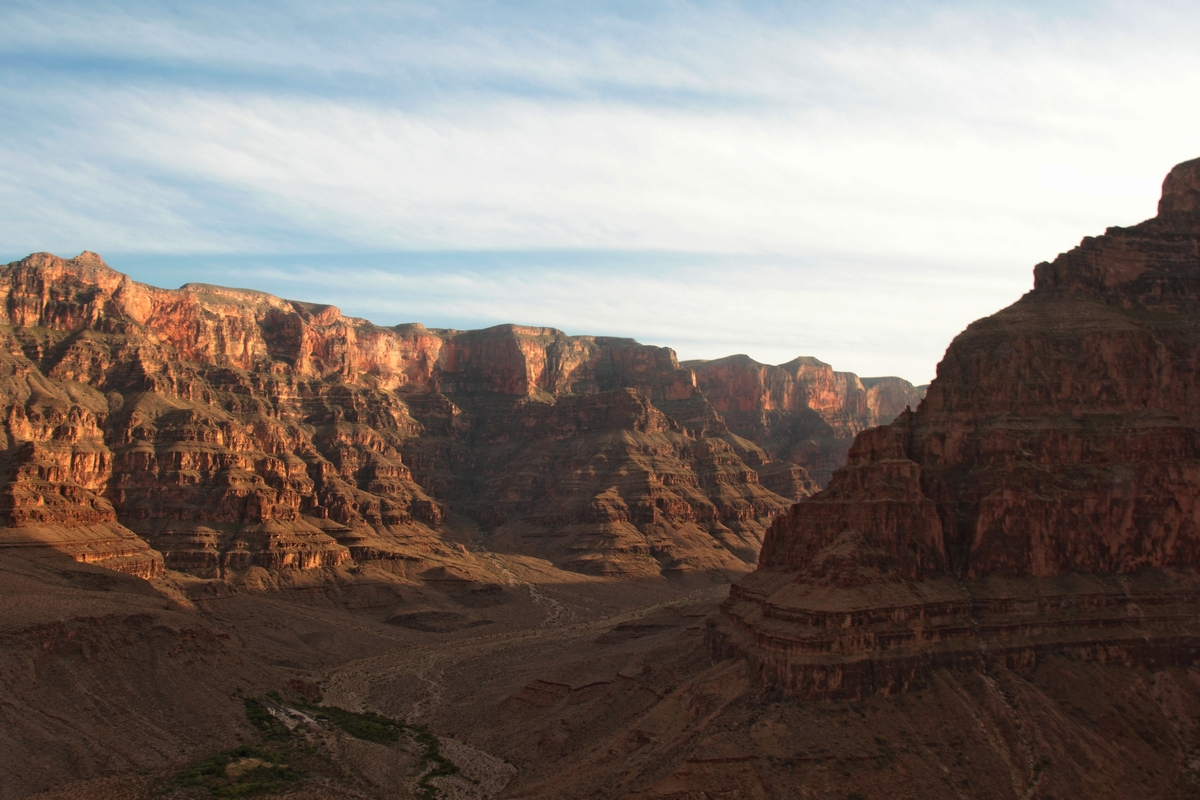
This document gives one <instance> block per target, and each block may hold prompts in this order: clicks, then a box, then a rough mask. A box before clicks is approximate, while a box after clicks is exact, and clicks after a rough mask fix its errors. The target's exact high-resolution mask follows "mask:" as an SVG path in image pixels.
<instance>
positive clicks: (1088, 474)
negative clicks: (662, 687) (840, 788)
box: [712, 162, 1200, 697]
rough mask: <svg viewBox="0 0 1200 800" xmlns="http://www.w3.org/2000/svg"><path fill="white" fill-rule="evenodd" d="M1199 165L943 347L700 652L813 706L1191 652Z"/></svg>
mask: <svg viewBox="0 0 1200 800" xmlns="http://www.w3.org/2000/svg"><path fill="white" fill-rule="evenodd" d="M1198 167H1200V162H1189V163H1187V164H1183V165H1180V166H1179V167H1177V168H1176V169H1175V170H1174V171H1173V172H1172V173H1171V175H1170V176H1169V177H1168V178H1167V180H1166V183H1165V184H1164V195H1163V200H1162V203H1161V204H1160V211H1159V215H1158V216H1157V217H1156V218H1154V219H1151V220H1149V221H1147V222H1144V223H1142V224H1140V225H1137V226H1134V227H1131V228H1110V229H1109V230H1108V231H1107V233H1106V234H1105V235H1104V236H1101V237H1097V238H1090V237H1089V238H1087V239H1084V241H1083V243H1082V244H1081V245H1080V246H1079V247H1077V248H1076V249H1074V250H1072V251H1071V252H1069V253H1066V254H1063V255H1060V256H1059V257H1058V258H1057V259H1055V260H1054V262H1052V263H1043V264H1039V265H1038V266H1037V267H1036V269H1035V271H1034V276H1035V285H1034V290H1033V291H1032V292H1030V293H1028V294H1027V295H1025V296H1024V297H1023V298H1021V299H1020V300H1019V301H1018V302H1017V303H1015V304H1014V305H1012V306H1010V307H1009V308H1007V309H1005V310H1003V311H1001V312H999V313H997V314H995V315H994V316H992V317H989V318H987V319H984V320H980V321H978V322H976V323H974V324H972V325H971V326H970V327H968V328H967V330H966V331H964V332H963V333H962V334H961V335H960V336H959V337H958V338H956V339H955V340H954V342H953V343H952V344H951V345H950V347H949V349H948V350H947V351H946V355H945V358H944V360H943V361H942V363H941V364H940V365H939V367H938V377H937V379H936V380H935V381H934V382H933V383H932V384H931V385H930V387H929V390H928V394H927V396H926V398H925V400H924V402H923V403H922V404H921V406H920V407H919V408H918V409H917V411H916V412H906V413H903V414H901V416H900V417H899V418H898V419H897V420H896V421H895V422H893V423H892V424H891V425H890V426H887V427H885V428H880V429H877V430H872V431H867V432H864V433H862V434H860V435H859V437H858V438H857V440H856V441H855V444H854V446H853V448H852V449H851V451H850V454H849V462H848V464H847V466H846V467H845V468H843V469H841V470H839V471H838V472H837V473H835V474H834V476H833V478H832V480H831V482H830V484H829V487H828V488H827V489H826V490H825V491H824V492H822V493H820V494H818V495H816V496H814V497H813V498H811V499H810V500H808V501H807V502H802V503H800V504H798V505H796V506H794V507H793V508H792V509H791V510H790V511H789V512H788V514H787V515H786V516H784V517H782V518H780V519H779V520H777V522H776V523H775V524H774V526H773V527H772V528H771V530H770V531H769V533H768V535H767V538H766V541H765V543H764V546H763V549H762V553H761V556H760V560H759V570H758V572H757V573H755V574H754V575H752V576H750V577H748V578H747V579H745V580H744V581H742V582H741V583H739V584H738V585H736V586H735V587H734V590H733V592H732V593H731V595H730V599H729V601H728V603H727V605H726V609H725V610H726V615H725V618H724V620H723V622H722V623H721V624H720V625H718V626H715V627H714V629H713V630H712V642H713V646H714V648H716V649H717V650H718V651H719V652H729V653H732V652H742V653H745V654H746V655H748V656H749V657H750V659H751V662H752V664H754V665H755V666H756V668H757V670H758V676H759V679H760V680H762V681H764V682H766V683H770V684H777V685H780V686H782V687H785V688H786V689H787V690H789V691H791V692H794V693H797V694H800V695H804V696H813V697H828V696H859V695H861V694H864V693H871V692H884V693H891V692H895V691H900V690H903V689H906V688H909V687H911V686H913V685H918V684H920V683H922V682H923V680H924V676H925V675H926V674H927V673H928V670H929V668H931V667H933V666H939V665H946V666H949V665H986V664H987V663H988V662H989V661H991V662H997V663H1001V664H1006V665H1008V666H1014V665H1016V666H1031V665H1032V664H1034V663H1036V661H1037V660H1038V659H1039V658H1042V657H1044V656H1045V655H1046V654H1047V653H1050V652H1071V653H1073V654H1076V655H1083V656H1087V657H1092V658H1096V659H1099V660H1118V661H1134V662H1141V663H1165V662H1171V661H1184V662H1186V661H1190V659H1192V658H1194V657H1195V656H1196V655H1197V653H1200V649H1198V648H1200V638H1198V637H1200V605H1198V602H1200V601H1198V599H1197V598H1198V597H1200V595H1198V594H1197V591H1198V590H1200V581H1198V580H1197V576H1196V572H1195V567H1196V566H1197V565H1198V564H1200V504H1198V500H1197V498H1200V459H1198V453H1200V450H1198V447H1200V430H1198V422H1200V397H1198V396H1197V388H1196V387H1197V385H1198V381H1200V211H1198V210H1197V208H1196V207H1195V204H1194V202H1193V201H1194V195H1195V193H1196V192H1197V189H1198V184H1200V181H1198V180H1197V175H1198V174H1200V168H1198ZM1151 608H1153V609H1154V610H1153V612H1152V613H1150V612H1148V609H1151Z"/></svg>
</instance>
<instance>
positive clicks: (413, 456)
mask: <svg viewBox="0 0 1200 800" xmlns="http://www.w3.org/2000/svg"><path fill="white" fill-rule="evenodd" d="M0 341H2V342H3V348H2V351H0V373H2V374H3V383H2V385H0V413H2V414H3V416H4V421H3V424H2V425H0V448H2V449H0V454H2V455H0V458H2V459H3V473H2V475H3V477H2V479H0V514H2V515H3V518H4V521H5V523H6V525H7V527H6V528H5V529H2V530H0V544H3V545H8V546H17V545H21V546H53V547H56V548H58V549H63V550H66V551H67V552H70V553H72V554H73V555H74V556H75V557H77V558H79V559H83V560H90V561H95V562H98V563H102V564H105V565H108V566H111V567H114V568H118V569H123V570H126V571H129V572H134V573H136V574H142V575H151V574H154V573H155V572H158V571H160V570H161V569H163V566H164V558H165V565H166V566H168V567H171V568H176V569H183V570H190V571H192V572H195V573H197V574H201V575H215V574H219V573H220V572H221V571H222V570H228V569H240V568H244V567H248V566H251V565H257V566H261V567H267V568H282V567H300V568H308V567H319V566H326V565H337V564H341V563H344V562H346V561H348V560H361V559H380V558H385V559H409V560H416V561H419V560H421V559H423V558H426V557H429V556H437V557H439V558H443V559H447V558H448V559H452V558H453V557H454V554H455V553H456V552H457V551H458V546H457V545H453V544H450V543H448V541H447V537H448V534H450V533H453V534H454V536H451V537H450V538H454V537H458V538H461V537H463V536H468V537H469V536H476V535H480V536H485V537H486V540H487V542H489V543H490V546H494V547H506V548H510V549H515V550H517V551H518V552H527V553H531V554H536V555H539V556H542V557H546V558H550V559H552V560H553V561H555V562H556V563H558V564H560V565H562V566H565V567H567V568H570V569H575V570H579V571H584V572H591V573H602V574H619V575H656V574H662V573H671V572H696V571H700V572H705V571H708V572H714V573H720V574H731V573H740V572H742V571H744V570H745V569H746V568H747V566H748V564H750V563H753V561H754V559H755V558H756V557H757V553H758V549H759V546H760V543H761V540H762V535H763V532H764V530H765V528H766V526H767V525H768V524H769V522H770V520H771V519H772V518H773V517H774V516H775V515H777V514H778V513H779V512H781V511H783V510H784V509H786V508H787V507H788V506H789V505H790V504H791V503H792V502H794V501H795V500H797V499H799V498H802V497H806V496H807V495H809V494H810V493H811V492H812V491H814V490H815V489H816V486H815V484H814V482H813V480H812V479H811V478H810V476H809V473H808V471H807V470H806V467H807V466H810V465H811V466H812V467H813V468H814V469H815V470H816V471H817V472H818V474H824V473H825V472H827V471H828V470H829V469H831V468H832V466H835V465H836V463H837V462H839V461H840V459H841V458H842V452H843V450H844V448H845V446H846V444H847V443H848V442H849V437H850V436H852V435H853V433H854V432H856V431H858V430H861V429H862V428H864V427H867V426H869V425H872V424H875V423H876V422H878V421H880V420H883V419H886V418H887V417H889V416H890V415H892V414H894V413H895V412H897V411H899V410H900V403H901V402H904V403H905V404H912V403H913V402H914V401H915V398H916V395H915V393H914V390H913V389H912V387H911V386H910V385H908V384H907V383H905V382H903V381H899V379H882V380H881V381H880V382H877V383H874V384H872V383H870V382H869V381H868V382H866V383H864V382H861V381H859V380H858V379H857V378H856V377H855V376H853V375H849V374H848V373H833V372H832V371H831V370H830V368H829V367H828V366H827V365H824V364H821V363H820V362H817V361H814V360H811V359H802V360H800V361H797V362H793V364H790V365H785V366H784V367H779V368H776V367H762V366H761V365H754V366H753V367H751V368H750V372H752V373H753V372H754V371H755V370H757V371H758V372H757V373H755V374H759V375H760V381H759V383H761V384H763V385H762V386H756V385H755V384H754V379H753V378H751V379H750V380H749V381H747V379H746V378H745V376H744V375H742V374H741V373H740V372H739V371H738V370H736V369H718V368H717V367H718V366H719V365H721V364H723V363H724V362H711V363H710V364H703V365H699V366H697V367H695V368H693V367H690V366H686V365H680V364H679V363H678V361H677V360H676V358H675V354H674V353H673V352H672V351H671V350H669V349H667V348H662V347H650V346H646V345H641V344H638V343H637V342H635V341H633V340H631V339H616V338H605V337H590V336H567V335H565V334H563V333H561V332H560V331H556V330H553V329H550V328H530V327H520V326H514V325H503V326H498V327H495V328H489V329H487V330H480V331H453V330H429V329H426V328H424V327H422V326H421V325H415V324H413V325H400V326H396V327H394V328H383V327H379V326H375V325H372V324H371V323H369V322H366V321H365V320H361V319H354V318H349V317H344V316H343V315H342V314H341V313H340V312H339V311H338V309H336V308H334V307H332V306H327V305H315V304H311V303H301V302H294V301H288V300H282V299H280V298H277V297H273V296H271V295H267V294H263V293H260V292H253V291H246V290H239V289H226V288H221V287H216V286H208V285H204V284H189V285H187V286H184V287H183V288H181V289H179V290H174V291H171V290H164V289H157V288H154V287H151V286H146V285H143V284H140V283H136V282H134V281H132V280H130V279H129V278H128V277H127V276H125V275H122V274H120V273H118V272H115V271H113V270H112V269H110V268H109V267H107V266H106V265H105V264H104V263H103V261H101V259H100V257H99V256H97V255H96V254H94V253H83V254H81V255H80V256H78V257H77V258H73V259H70V260H63V259H60V258H57V257H55V256H52V255H49V254H45V253H39V254H35V255H32V256H29V257H28V258H26V259H23V260H21V261H18V262H15V263H12V264H9V265H7V266H5V267H3V268H0ZM725 361H730V360H729V359H726V360H725ZM733 361H735V362H736V363H737V364H739V365H743V364H750V365H752V364H753V362H749V361H747V360H745V359H736V358H735V359H733ZM797 365H799V366H797ZM775 373H779V375H776V374H775ZM698 376H699V379H698ZM762 376H765V377H762ZM885 387H886V388H885ZM743 391H745V392H747V395H746V397H744V398H743V397H742V396H741V395H740V394H739V393H740V392H743ZM710 396H711V397H712V398H714V401H712V402H710ZM723 414H728V415H729V418H730V419H731V420H736V421H735V422H733V423H731V424H730V425H727V424H726V419H725V416H723ZM758 420H761V422H756V421H758Z"/></svg>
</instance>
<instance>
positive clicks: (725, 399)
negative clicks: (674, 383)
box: [686, 355, 923, 486]
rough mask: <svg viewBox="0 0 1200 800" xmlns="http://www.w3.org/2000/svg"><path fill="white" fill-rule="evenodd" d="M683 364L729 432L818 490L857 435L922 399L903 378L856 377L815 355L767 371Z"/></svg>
mask: <svg viewBox="0 0 1200 800" xmlns="http://www.w3.org/2000/svg"><path fill="white" fill-rule="evenodd" d="M686 366H689V367H691V368H692V369H693V370H694V371H695V373H696V384H697V385H698V386H699V387H700V389H701V391H703V393H704V396H705V397H706V398H707V399H708V401H709V402H710V403H712V405H713V407H714V408H716V410H717V411H718V412H719V413H720V414H721V416H722V418H723V419H724V420H725V422H726V423H727V424H728V426H729V429H730V430H731V431H733V432H734V433H736V434H738V435H739V436H743V437H745V438H746V439H749V440H751V441H753V442H755V443H756V444H758V445H760V446H762V447H763V448H764V449H765V450H766V451H767V452H768V453H770V454H771V456H772V458H775V459H778V460H781V461H791V462H793V463H795V464H799V465H800V466H801V467H804V469H806V470H807V471H808V472H809V474H810V475H812V477H813V479H814V480H816V481H817V482H818V483H819V484H820V485H821V486H824V485H826V484H827V483H828V482H829V479H830V476H831V475H832V474H833V471H834V470H835V469H837V468H838V467H840V466H841V465H842V464H844V463H846V454H847V452H848V451H849V449H850V443H851V442H852V441H853V440H854V437H855V435H857V434H858V433H859V432H860V431H864V430H866V429H867V428H873V427H875V426H876V425H881V424H885V423H888V422H891V421H892V420H893V419H895V417H896V415H897V414H899V413H900V412H902V411H903V410H904V409H905V408H907V407H909V406H912V407H914V408H915V407H916V406H917V404H918V403H919V402H920V401H921V397H922V395H923V393H922V391H921V389H919V388H917V387H915V386H913V385H912V384H911V383H909V382H908V381H906V380H904V379H902V378H892V377H887V378H859V377H858V376H857V375H855V374H853V373H851V372H835V371H834V369H833V367H831V366H829V365H828V364H826V363H824V362H822V361H818V360H817V359H815V358H797V359H795V360H793V361H789V362H788V363H786V364H780V365H779V366H771V365H769V364H760V363H758V362H757V361H754V360H753V359H751V358H749V357H748V356H742V355H738V356H729V357H727V358H722V359H718V360H716V361H688V362H686Z"/></svg>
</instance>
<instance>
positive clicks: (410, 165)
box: [0, 0, 1200, 382]
mask: <svg viewBox="0 0 1200 800" xmlns="http://www.w3.org/2000/svg"><path fill="white" fill-rule="evenodd" d="M1198 34H1200V11H1197V10H1196V7H1195V6H1194V4H1190V3H1172V2H1140V3H1037V4H1035V3H1019V2H1017V3H962V2H959V3H932V2H924V3H854V2H840V3H683V2H663V3H645V2H642V3H593V4H588V3H505V4H497V3H486V2H470V3H465V2H464V3H452V2H451V3H437V4H423V3H407V4H406V3H379V4H370V3H361V4H345V5H340V6H339V5H334V4H329V3H256V4H232V3H225V2H219V1H218V2H210V3H205V4H177V5H171V4H164V3H127V2H113V3H95V2H91V3H22V2H20V0H8V2H5V3H4V4H2V5H0V103H3V107H4V109H5V113H4V117H3V120H0V257H2V258H3V259H4V260H10V259H13V258H18V257H21V256H23V255H25V254H27V253H29V252H32V251H38V250H47V251H51V252H55V253H58V254H60V255H73V254H75V253H78V252H79V251H81V250H84V249H89V250H95V251H97V252H99V253H101V255H103V256H104V257H105V258H106V260H108V262H109V263H110V264H112V265H113V266H114V267H116V268H117V269H120V270H122V271H124V272H128V273H129V274H131V275H133V276H134V277H135V278H137V279H138V280H143V281H146V282H149V283H154V284H156V285H163V286H177V285H179V284H181V283H184V282H187V281H207V282H212V283H222V284H229V285H239V286H247V287H251V288H259V289H264V290H267V291H271V292H274V293H276V294H280V295H283V296H286V297H294V298H298V299H306V300H314V301H324V302H333V303H335V304H337V305H339V306H341V307H342V309H343V310H344V311H346V312H347V313H352V314H357V315H360V316H365V317H367V318H369V319H371V320H373V321H376V322H379V323H383V324H393V323H397V322H405V321H420V322H424V323H425V324H427V325H431V326H441V327H459V328H467V327H481V326H485V325H491V324H496V323H499V322H509V321H512V322H521V323H528V324H543V325H552V326H555V327H559V328H562V329H564V330H566V331H568V332H570V333H598V334H617V335H628V336H634V337H636V338H638V339H640V340H642V341H646V342H650V343H654V344H663V345H669V346H672V347H675V348H676V350H677V351H678V352H679V354H680V357H682V358H715V357H720V356H722V355H727V354H731V353H735V352H743V353H748V354H749V355H751V356H752V357H754V358H757V359H759V360H760V361H766V362H772V363H779V362H782V361H786V360H789V359H791V358H793V357H795V356H797V355H813V356H817V357H818V358H821V359H823V360H825V361H828V362H830V363H832V364H834V366H835V367H837V368H839V369H848V370H852V371H855V372H858V373H859V374H862V375H875V374H899V375H902V376H904V377H907V378H909V379H910V380H913V381H914V382H924V381H927V380H929V379H930V378H931V377H932V375H933V369H934V365H935V364H936V363H937V361H938V360H939V358H940V357H941V354H942V351H943V350H944V348H945V346H946V344H947V343H948V342H949V341H950V339H951V338H952V337H953V336H954V334H956V333H957V332H958V331H959V330H961V329H962V328H963V327H964V326H965V325H966V324H967V323H968V322H970V321H971V320H972V319H975V318H977V317H979V316H981V315H984V314H987V313H990V312H992V311H994V310H996V309H998V308H1000V307H1003V306H1004V305H1007V304H1008V303H1010V302H1012V301H1013V300H1015V299H1016V298H1017V297H1018V296H1019V295H1020V294H1021V293H1022V292H1023V291H1025V290H1026V289H1028V288H1029V286H1030V282H1031V280H1030V270H1031V268H1032V267H1033V265H1034V264H1035V263H1037V262H1038V261H1040V260H1043V259H1049V258H1053V257H1054V255H1055V254H1057V253H1058V252H1061V251H1063V250H1066V249H1068V248H1070V247H1071V246H1073V245H1074V244H1075V243H1077V242H1078V240H1079V239H1080V238H1081V237H1082V236H1084V235H1090V234H1095V233H1098V232H1101V231H1102V230H1103V229H1104V227H1106V226H1108V225H1114V224H1132V223H1135V222H1137V221H1140V220H1141V219H1144V218H1146V217H1148V216H1151V215H1152V214H1153V213H1154V206H1155V202H1156V200H1157V196H1158V192H1159V186H1160V183H1161V180H1162V178H1163V176H1164V175H1165V173H1166V171H1167V170H1168V169H1169V168H1170V166H1171V165H1173V164H1174V163H1176V162H1179V161H1182V160H1185V159H1188V158H1192V157H1196V156H1200V106H1198V105H1197V104H1196V103H1195V102H1194V100H1195V98H1196V97H1198V96H1200V49H1198V48H1196V47H1195V45H1194V43H1195V42H1196V41H1197V40H1200V37H1198Z"/></svg>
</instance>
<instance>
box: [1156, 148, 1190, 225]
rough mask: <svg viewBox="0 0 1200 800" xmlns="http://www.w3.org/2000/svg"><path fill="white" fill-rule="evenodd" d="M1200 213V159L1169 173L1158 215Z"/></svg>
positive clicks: (1181, 165) (1180, 165)
mask: <svg viewBox="0 0 1200 800" xmlns="http://www.w3.org/2000/svg"><path fill="white" fill-rule="evenodd" d="M1187 211H1200V158H1196V159H1193V160H1191V161H1185V162H1183V163H1182V164H1178V165H1176V167H1175V168H1174V169H1173V170H1171V171H1170V172H1169V173H1167V177H1166V180H1164V181H1163V189H1162V197H1161V198H1160V199H1159V201H1158V215H1159V216H1160V217H1161V216H1164V215H1166V214H1175V213H1180V212H1187Z"/></svg>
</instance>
